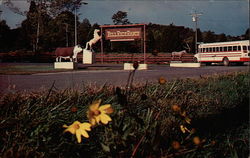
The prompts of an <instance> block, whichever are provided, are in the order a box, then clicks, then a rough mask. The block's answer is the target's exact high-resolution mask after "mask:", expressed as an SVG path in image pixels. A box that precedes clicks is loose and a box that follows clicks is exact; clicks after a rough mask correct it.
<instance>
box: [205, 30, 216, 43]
mask: <svg viewBox="0 0 250 158" xmlns="http://www.w3.org/2000/svg"><path fill="white" fill-rule="evenodd" d="M203 41H204V43H211V42H216V37H215V34H214V32H212V31H207V32H204V33H203Z"/></svg>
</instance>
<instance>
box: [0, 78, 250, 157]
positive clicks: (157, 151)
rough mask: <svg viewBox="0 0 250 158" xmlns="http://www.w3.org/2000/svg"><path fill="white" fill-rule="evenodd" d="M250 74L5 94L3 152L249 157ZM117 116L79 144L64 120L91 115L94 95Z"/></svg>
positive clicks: (11, 154)
mask: <svg viewBox="0 0 250 158" xmlns="http://www.w3.org/2000/svg"><path fill="white" fill-rule="evenodd" d="M248 83H249V74H247V73H237V74H228V75H223V76H214V77H208V78H201V79H197V80H191V79H186V80H176V81H173V82H166V81H165V80H164V79H163V78H160V80H159V84H147V85H144V86H140V87H130V88H125V89H123V88H120V87H116V88H115V87H111V86H104V87H101V88H95V87H88V86H85V87H84V88H83V90H82V91H74V90H68V89H67V90H64V91H57V90H56V89H55V88H53V87H52V88H51V89H50V90H49V91H47V92H37V93H21V92H20V93H13V94H11V93H10V94H6V95H5V96H3V97H1V102H0V103H1V104H0V108H1V111H0V117H1V119H0V120H1V122H0V133H1V137H0V149H1V153H2V154H1V155H0V156H1V157H83V156H84V157H248V154H249V153H248V152H249V151H248V148H249V144H248V134H249V126H248V113H249V107H248V106H249V88H248V87H249V85H248ZM98 99H102V102H103V103H102V104H111V105H112V108H113V109H114V112H113V113H112V114H111V115H110V116H111V118H112V121H111V122H109V123H108V124H107V125H100V126H98V127H96V128H93V129H91V132H89V133H88V134H89V138H83V140H82V142H81V143H77V140H76V138H75V136H72V135H71V134H70V133H64V132H63V130H64V129H63V128H62V127H63V125H64V124H71V123H73V122H74V121H76V120H78V121H80V122H86V121H88V118H87V116H86V112H87V111H88V108H89V106H88V105H90V104H91V103H92V102H93V101H96V100H98Z"/></svg>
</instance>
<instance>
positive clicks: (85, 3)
mask: <svg viewBox="0 0 250 158" xmlns="http://www.w3.org/2000/svg"><path fill="white" fill-rule="evenodd" d="M80 4H84V5H87V4H88V3H87V2H81V3H80ZM76 5H77V4H76V3H75V46H76V45H77V21H76V14H77V6H76Z"/></svg>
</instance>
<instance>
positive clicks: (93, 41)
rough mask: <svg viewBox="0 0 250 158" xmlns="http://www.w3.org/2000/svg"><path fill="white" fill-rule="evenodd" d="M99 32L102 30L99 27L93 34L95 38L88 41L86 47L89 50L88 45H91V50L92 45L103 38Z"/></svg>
mask: <svg viewBox="0 0 250 158" xmlns="http://www.w3.org/2000/svg"><path fill="white" fill-rule="evenodd" d="M98 32H100V30H98V29H95V30H94V34H93V35H94V38H92V39H91V40H90V41H88V42H87V43H86V47H85V49H86V50H88V46H89V50H91V49H92V45H93V44H95V43H96V42H98V41H99V40H100V39H101V38H102V36H100V35H99V34H98Z"/></svg>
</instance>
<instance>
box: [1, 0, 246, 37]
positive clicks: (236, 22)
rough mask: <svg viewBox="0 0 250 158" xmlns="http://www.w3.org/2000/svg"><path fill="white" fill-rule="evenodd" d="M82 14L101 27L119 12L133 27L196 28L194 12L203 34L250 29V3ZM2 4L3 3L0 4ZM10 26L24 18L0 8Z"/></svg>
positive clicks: (113, 4) (99, 4) (151, 3)
mask: <svg viewBox="0 0 250 158" xmlns="http://www.w3.org/2000/svg"><path fill="white" fill-rule="evenodd" d="M14 2H15V3H14V4H15V5H16V6H17V7H20V8H21V9H22V10H27V9H28V7H29V4H28V3H27V2H26V0H16V1H14ZM86 2H88V5H83V6H82V7H81V8H80V9H79V10H78V13H80V20H82V19H84V18H87V19H89V20H90V22H91V23H92V24H93V23H98V24H112V19H111V17H112V15H113V14H114V13H116V12H117V11H119V10H121V11H126V12H127V13H128V19H129V20H130V22H132V23H149V22H151V23H157V24H164V25H169V24H171V23H174V24H175V25H178V26H185V27H190V28H194V23H193V22H192V18H191V16H190V15H189V14H190V13H192V12H193V11H194V10H197V11H198V12H202V13H203V15H202V16H200V18H199V23H198V26H199V28H200V29H201V30H202V31H208V30H211V31H214V32H215V33H218V34H219V33H225V34H226V35H234V36H237V35H242V34H244V33H245V31H246V29H247V28H249V0H195V1H193V0H185V1H184V0H183V1H181V0H119V1H117V0H86ZM0 3H1V0H0ZM0 7H1V8H0V9H1V10H3V11H4V12H3V14H2V16H1V18H2V19H5V20H6V21H7V23H8V25H9V26H11V27H12V28H14V27H16V24H20V23H21V21H22V20H24V19H25V17H22V16H20V15H17V14H13V13H12V12H11V11H9V10H8V9H7V7H6V6H3V5H1V6H0Z"/></svg>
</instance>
